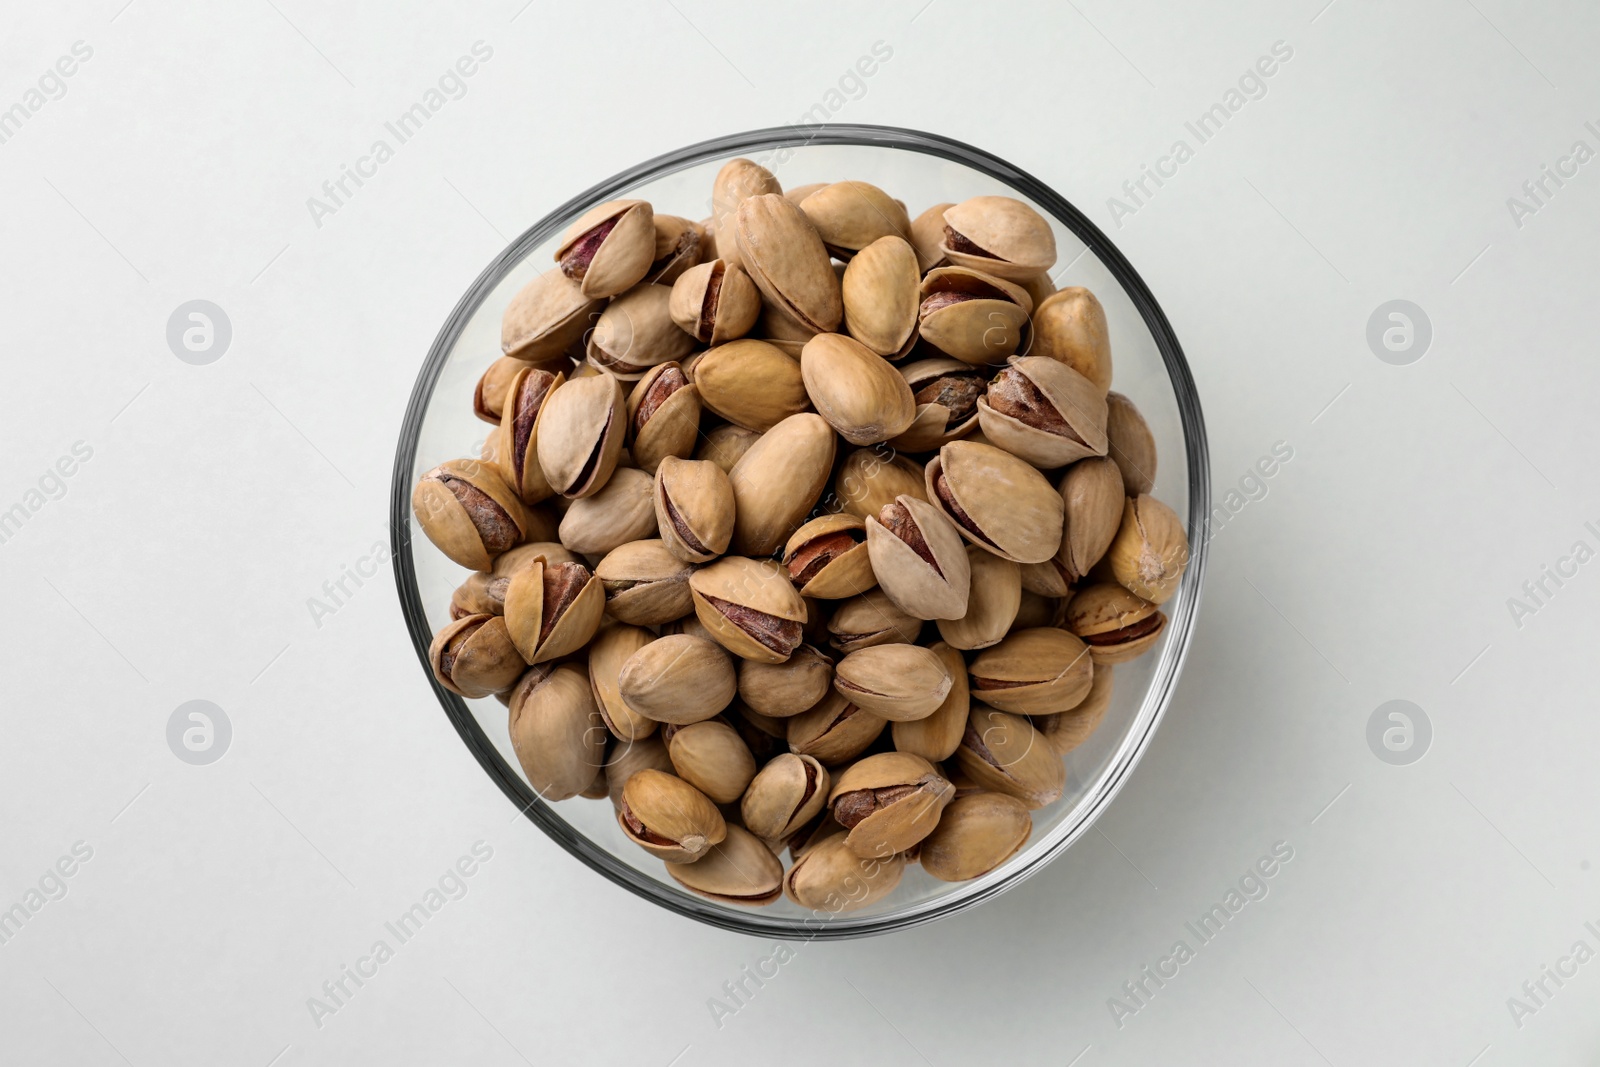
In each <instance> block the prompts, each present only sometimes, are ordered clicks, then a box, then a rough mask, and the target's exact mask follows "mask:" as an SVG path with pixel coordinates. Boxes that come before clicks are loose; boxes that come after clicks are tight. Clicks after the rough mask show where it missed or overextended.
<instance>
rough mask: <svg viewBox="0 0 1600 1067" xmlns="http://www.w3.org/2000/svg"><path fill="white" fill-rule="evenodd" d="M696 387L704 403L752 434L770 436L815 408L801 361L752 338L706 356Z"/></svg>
mask: <svg viewBox="0 0 1600 1067" xmlns="http://www.w3.org/2000/svg"><path fill="white" fill-rule="evenodd" d="M694 385H695V388H696V389H698V390H699V391H700V402H701V403H702V404H704V405H705V406H706V407H707V408H709V409H710V410H711V411H713V412H714V413H716V414H718V415H721V416H722V417H723V418H725V419H727V420H728V421H729V422H731V423H735V424H737V425H739V426H743V427H744V428H746V429H749V430H757V431H761V432H765V431H767V430H770V429H772V428H773V427H774V426H776V425H778V423H780V422H782V421H783V420H784V419H787V418H789V417H790V416H792V415H798V414H799V413H800V412H802V411H805V410H806V409H807V408H808V407H810V406H811V400H810V398H809V397H807V396H806V386H805V379H804V378H803V377H802V375H801V373H800V362H799V360H796V359H793V358H791V357H789V356H786V355H784V354H783V352H781V351H780V350H778V349H777V348H774V347H773V346H772V345H770V344H768V343H767V342H765V341H757V340H755V339H753V338H748V337H747V338H742V339H740V340H738V341H729V342H728V343H727V344H725V345H718V346H717V347H715V348H713V349H711V350H710V351H708V352H706V353H705V354H704V355H703V356H701V357H700V359H699V361H698V362H697V363H696V364H695V367H694Z"/></svg>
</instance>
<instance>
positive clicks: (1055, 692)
mask: <svg viewBox="0 0 1600 1067" xmlns="http://www.w3.org/2000/svg"><path fill="white" fill-rule="evenodd" d="M968 673H969V675H970V676H971V679H972V692H973V695H974V696H976V697H977V698H978V699H979V700H982V701H983V702H984V703H986V704H989V705H991V706H993V707H996V708H999V709H1000V710H1001V711H1009V712H1013V713H1014V714H1017V715H1053V714H1055V713H1057V712H1063V711H1070V710H1071V709H1072V708H1075V707H1077V706H1078V704H1079V703H1081V702H1082V701H1083V698H1084V697H1085V696H1087V695H1088V693H1089V686H1090V684H1091V681H1092V679H1093V676H1094V664H1093V661H1092V660H1091V659H1090V658H1089V649H1088V647H1087V646H1086V645H1085V644H1084V643H1083V641H1081V640H1080V639H1079V638H1077V637H1075V636H1074V635H1072V634H1070V633H1068V632H1066V631H1065V630H1061V629H1057V628H1056V627H1052V626H1041V627H1037V628H1035V629H1030V630H1013V631H1012V632H1011V633H1010V634H1009V635H1008V636H1007V637H1006V639H1005V640H1004V641H1001V642H1000V643H999V644H998V645H995V646H994V647H992V648H986V649H984V650H983V651H982V652H980V653H978V655H977V657H976V658H975V659H974V660H973V661H972V665H971V666H970V667H969V668H968Z"/></svg>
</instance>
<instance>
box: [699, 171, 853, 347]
mask: <svg viewBox="0 0 1600 1067" xmlns="http://www.w3.org/2000/svg"><path fill="white" fill-rule="evenodd" d="M814 195H815V194H813V196H814ZM734 240H735V242H736V243H737V246H738V249H739V262H740V264H741V265H742V266H743V267H744V269H745V271H746V272H747V273H748V274H749V275H750V279H751V280H752V281H754V282H755V283H756V286H757V287H758V288H759V289H760V290H761V292H762V293H763V294H764V295H765V296H766V298H767V299H768V300H770V301H771V302H772V303H773V304H775V305H777V306H778V307H779V308H780V309H781V310H782V311H783V312H784V313H785V314H787V315H789V316H790V317H791V318H793V319H794V320H795V321H796V322H798V323H799V324H801V325H802V326H805V327H808V328H810V329H813V330H816V331H817V332H818V333H823V332H827V331H830V330H833V329H835V328H837V327H838V325H839V320H840V319H841V318H843V317H844V302H843V297H842V295H841V294H840V290H839V276H838V275H837V274H835V273H834V272H833V266H832V264H831V262H830V260H829V258H828V250H827V248H826V247H825V246H824V244H823V242H822V236H821V234H819V233H818V232H817V229H816V227H815V226H813V225H812V224H811V221H810V220H809V219H808V218H807V217H806V215H805V213H804V212H803V211H801V210H800V208H799V207H797V206H796V205H795V204H793V203H791V202H790V201H788V200H786V199H784V197H783V196H782V195H775V194H766V195H762V196H752V197H749V198H747V199H745V200H743V201H741V202H740V204H739V207H738V209H737V210H736V211H735V212H734ZM718 247H719V248H721V247H722V244H721V241H720V240H719V241H718Z"/></svg>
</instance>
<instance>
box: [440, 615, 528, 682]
mask: <svg viewBox="0 0 1600 1067" xmlns="http://www.w3.org/2000/svg"><path fill="white" fill-rule="evenodd" d="M428 662H429V663H430V664H431V665H432V666H433V676H434V677H435V678H436V679H438V681H439V684H440V685H442V686H444V687H445V688H446V689H448V690H450V691H451V692H452V693H457V694H459V695H461V696H464V697H486V696H490V695H492V694H494V693H503V692H505V691H506V690H508V689H510V688H511V687H512V686H513V685H515V684H516V682H517V679H518V678H520V677H521V676H522V672H523V670H524V669H525V667H526V664H525V663H523V661H522V657H521V656H519V655H517V649H516V646H515V645H513V644H512V643H511V636H510V635H509V634H508V633H507V632H506V621H505V619H503V618H501V617H500V616H498V615H468V616H465V617H464V618H460V619H457V620H456V621H454V622H452V623H449V624H448V625H446V626H445V627H444V628H443V629H441V630H440V631H439V632H438V633H437V634H435V635H434V637H433V644H432V645H431V646H430V647H429V648H428Z"/></svg>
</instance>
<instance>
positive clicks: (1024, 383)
mask: <svg viewBox="0 0 1600 1067" xmlns="http://www.w3.org/2000/svg"><path fill="white" fill-rule="evenodd" d="M978 425H980V426H981V427H982V428H983V433H984V436H985V437H987V438H988V439H989V440H990V441H993V442H994V443H995V444H996V445H998V446H999V447H1001V448H1003V449H1005V450H1006V451H1007V452H1010V453H1012V454H1013V455H1016V456H1020V457H1022V458H1023V459H1025V460H1027V461H1028V462H1029V463H1032V464H1033V465H1034V466H1036V467H1041V468H1044V469H1047V470H1048V469H1052V468H1055V467H1064V466H1066V465H1067V464H1068V463H1072V462H1075V461H1076V460H1080V459H1084V458H1086V457H1089V456H1103V455H1105V454H1106V447H1107V440H1106V404H1105V400H1104V398H1103V396H1102V394H1101V392H1100V390H1099V389H1098V388H1096V387H1095V384H1094V383H1093V382H1091V381H1090V380H1089V379H1087V378H1085V377H1084V376H1083V375H1081V374H1079V373H1078V372H1077V371H1075V370H1073V369H1072V368H1071V367H1069V366H1067V365H1066V364H1065V363H1057V362H1056V361H1055V360H1053V359H1046V358H1045V357H1044V356H1021V357H1018V358H1015V359H1013V360H1012V361H1011V364H1010V366H1008V367H1006V368H1005V369H1004V370H1002V371H1001V372H1000V373H999V374H997V375H996V376H995V377H994V380H993V381H991V382H990V383H989V391H988V393H987V394H986V395H985V396H984V397H982V398H981V399H980V400H979V401H978Z"/></svg>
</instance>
